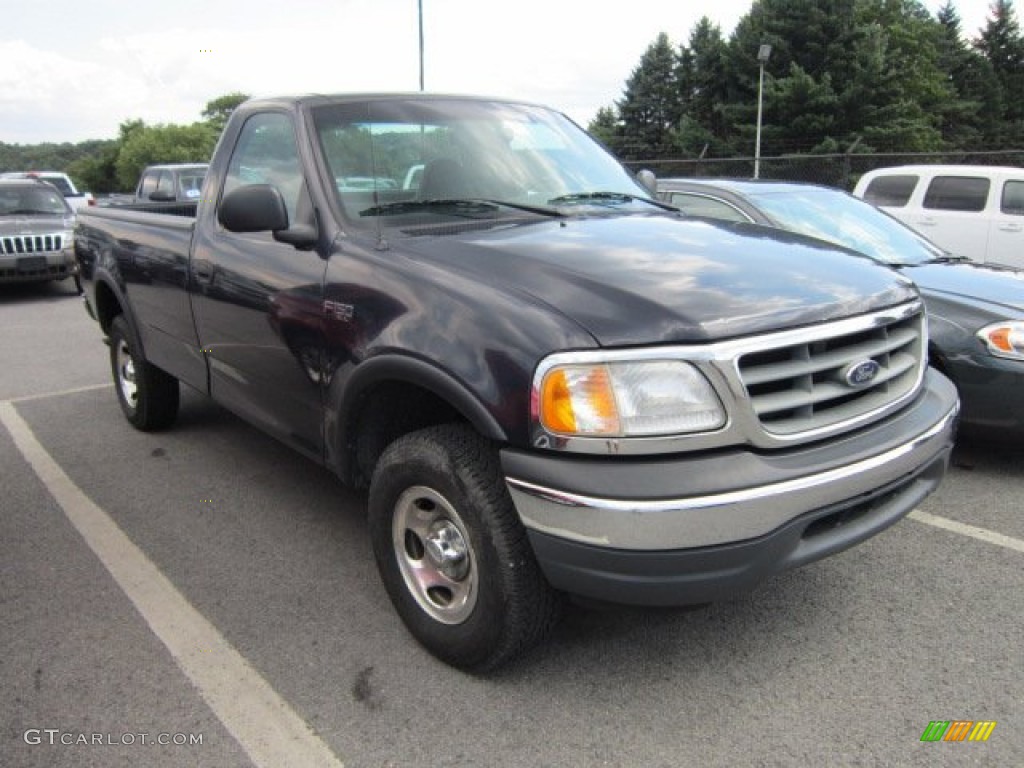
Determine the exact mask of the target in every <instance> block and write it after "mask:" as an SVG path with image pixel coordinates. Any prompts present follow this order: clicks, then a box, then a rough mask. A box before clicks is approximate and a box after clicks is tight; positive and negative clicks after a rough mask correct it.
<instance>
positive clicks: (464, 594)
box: [369, 425, 560, 672]
mask: <svg viewBox="0 0 1024 768" xmlns="http://www.w3.org/2000/svg"><path fill="white" fill-rule="evenodd" d="M369 511H370V521H369V525H370V537H371V540H372V542H373V551H374V556H375V557H376V560H377V566H378V568H379V569H380V573H381V578H382V580H383V582H384V586H385V588H386V589H387V591H388V595H389V596H390V597H391V601H392V603H394V605H395V608H396V610H397V611H398V614H399V615H400V616H401V618H402V620H403V621H404V622H405V625H406V626H407V627H408V629H409V631H410V632H411V633H412V634H413V636H414V637H415V638H416V639H417V640H418V641H419V642H420V643H421V644H422V645H423V646H424V647H426V648H427V650H429V651H430V652H431V653H433V654H434V655H435V656H437V657H438V658H440V659H441V660H443V661H445V662H447V663H449V664H451V665H453V666H456V667H459V668H462V669H466V670H470V671H477V672H480V671H486V670H489V669H493V668H495V667H497V666H499V665H501V664H503V663H505V662H508V661H510V660H511V659H512V658H513V657H515V656H517V655H519V654H521V653H523V652H524V651H526V650H527V649H528V648H529V647H531V646H532V645H534V644H536V643H537V642H539V641H540V640H541V639H542V638H543V637H545V636H546V635H547V634H548V633H549V631H550V630H551V629H552V628H553V627H554V625H555V623H556V621H557V619H558V616H559V613H560V600H559V598H558V595H557V594H556V593H555V592H554V590H552V589H551V587H550V586H549V585H548V583H547V581H546V580H545V579H544V576H543V574H542V573H541V572H540V567H539V566H538V565H537V562H536V560H535V558H534V556H533V552H532V550H531V549H530V545H529V542H528V540H527V537H526V530H525V529H524V528H523V526H522V523H521V522H520V521H519V517H518V515H517V514H516V511H515V508H514V507H513V505H512V500H511V498H510V497H509V495H508V491H507V490H506V488H505V485H504V480H503V479H502V476H501V472H500V470H499V467H498V460H497V455H496V454H495V451H494V449H493V446H492V445H491V444H490V443H489V442H488V441H487V440H485V439H484V438H482V437H480V436H479V435H478V434H476V433H475V432H473V431H472V430H471V429H469V428H468V427H463V426H460V425H446V426H440V427H430V428H428V429H424V430H421V431H418V432H414V433H412V434H409V435H405V436H404V437H401V438H399V439H398V440H396V441H395V442H394V443H392V444H391V445H390V446H389V447H388V448H387V450H385V451H384V454H383V455H382V456H381V459H380V461H379V462H378V464H377V467H376V469H375V471H374V473H373V480H372V481H371V484H370V499H369Z"/></svg>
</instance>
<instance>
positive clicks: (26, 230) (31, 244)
mask: <svg viewBox="0 0 1024 768" xmlns="http://www.w3.org/2000/svg"><path fill="white" fill-rule="evenodd" d="M74 225H75V215H74V212H73V211H72V210H71V207H70V206H69V205H68V204H67V201H66V200H65V199H64V197H63V196H62V195H61V193H60V192H59V191H58V190H57V188H56V187H54V186H53V185H51V184H49V183H47V182H45V181H40V180H38V179H0V283H25V282H43V281H47V280H63V279H65V278H67V277H70V276H72V275H74V274H76V272H77V262H76V261H75V249H74V241H73V239H72V231H73V229H74Z"/></svg>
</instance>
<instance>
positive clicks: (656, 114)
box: [617, 32, 682, 160]
mask: <svg viewBox="0 0 1024 768" xmlns="http://www.w3.org/2000/svg"><path fill="white" fill-rule="evenodd" d="M676 63H677V62H676V53H675V50H674V49H673V46H672V44H671V43H670V42H669V39H668V35H666V34H665V33H664V32H662V33H661V34H659V35H658V37H657V39H656V40H655V41H654V42H653V43H651V45H650V46H648V48H647V50H646V51H645V52H644V54H643V56H642V57H641V58H640V64H639V65H638V66H637V67H636V69H634V70H633V73H632V74H631V75H630V77H629V79H628V80H627V81H626V90H625V93H624V94H623V97H622V100H621V101H619V102H618V104H617V106H618V110H619V117H620V119H621V121H622V136H623V138H624V139H625V140H624V141H621V142H619V144H618V147H617V149H618V151H619V153H620V155H621V156H622V157H623V158H625V159H627V160H628V159H636V158H645V157H646V158H651V157H657V156H659V155H661V154H663V153H664V152H666V151H667V150H668V148H669V147H670V146H671V138H670V132H671V131H672V129H673V128H674V127H675V126H676V125H677V124H678V122H679V118H680V117H681V116H682V113H681V106H680V102H679V88H678V84H677V81H676V75H677V69H676Z"/></svg>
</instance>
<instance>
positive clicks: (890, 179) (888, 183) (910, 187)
mask: <svg viewBox="0 0 1024 768" xmlns="http://www.w3.org/2000/svg"><path fill="white" fill-rule="evenodd" d="M917 181H918V177H917V176H910V175H904V174H901V175H898V176H879V177H878V178H876V179H872V180H871V182H870V183H869V184H868V188H867V189H866V190H865V191H864V199H865V200H867V201H868V202H869V203H873V204H874V205H885V206H888V207H890V208H902V207H903V206H904V205H906V204H907V201H908V200H910V196H911V194H913V192H914V187H916V186H917Z"/></svg>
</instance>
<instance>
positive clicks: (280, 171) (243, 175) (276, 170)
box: [224, 112, 303, 221]
mask: <svg viewBox="0 0 1024 768" xmlns="http://www.w3.org/2000/svg"><path fill="white" fill-rule="evenodd" d="M302 182H303V177H302V166H301V165H300V164H299V153H298V150H297V149H296V145H295V132H294V131H293V130H292V123H291V119H290V118H289V117H288V116H287V115H284V114H281V113H279V112H264V113H261V114H258V115H253V116H252V117H250V118H249V119H248V120H246V122H245V125H244V126H242V130H241V133H239V136H238V142H237V144H236V145H235V151H234V153H233V154H232V155H231V162H230V163H229V164H228V172H227V175H226V177H225V179H224V194H225V195H226V194H227V193H228V192H231V191H232V190H233V189H237V188H238V187H241V186H244V185H246V184H271V185H273V186H275V187H277V189H278V191H279V192H280V193H281V196H282V197H283V198H284V202H285V205H287V206H288V220H289V221H295V212H296V209H297V208H298V201H299V195H300V194H302V191H303V183H302Z"/></svg>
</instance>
